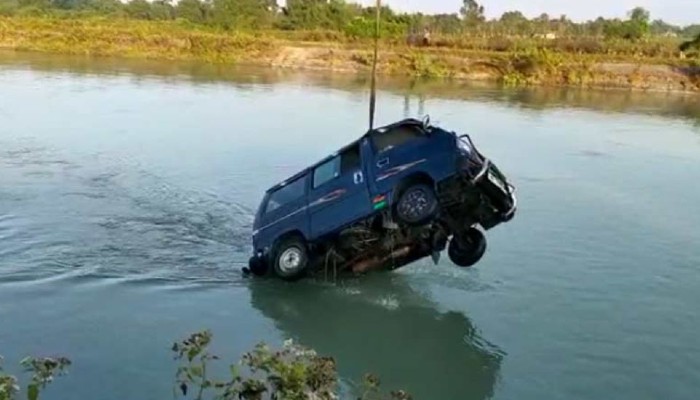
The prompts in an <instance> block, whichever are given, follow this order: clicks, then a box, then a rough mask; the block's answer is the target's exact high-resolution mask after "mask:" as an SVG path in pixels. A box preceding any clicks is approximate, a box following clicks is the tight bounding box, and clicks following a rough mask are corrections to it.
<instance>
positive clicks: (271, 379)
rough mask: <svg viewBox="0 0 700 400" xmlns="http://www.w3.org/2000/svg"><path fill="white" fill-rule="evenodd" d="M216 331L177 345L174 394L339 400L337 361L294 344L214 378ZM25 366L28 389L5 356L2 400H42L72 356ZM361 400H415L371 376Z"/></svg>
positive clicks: (256, 353) (254, 355)
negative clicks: (212, 345)
mask: <svg viewBox="0 0 700 400" xmlns="http://www.w3.org/2000/svg"><path fill="white" fill-rule="evenodd" d="M211 341H212V334H211V332H210V331H202V332H197V333H194V334H192V335H190V336H189V337H188V338H186V339H184V340H181V341H179V342H176V343H174V344H173V346H172V351H173V352H174V353H175V360H177V361H178V363H179V365H178V368H177V371H176V373H175V387H174V396H175V398H177V397H182V398H184V399H195V400H203V399H217V400H262V399H264V398H269V399H275V400H306V399H308V400H331V399H338V398H339V395H338V394H337V393H338V388H337V386H338V375H337V371H336V365H335V360H334V359H333V358H331V357H325V356H320V355H318V354H316V352H315V351H314V350H311V349H308V348H305V347H303V346H300V345H298V344H295V343H294V342H292V341H287V342H285V343H284V346H283V347H282V349H278V350H272V349H270V348H269V347H268V346H267V345H265V344H263V343H260V344H258V345H257V346H255V348H254V349H253V350H251V351H250V352H248V353H246V354H244V355H243V357H242V358H241V360H240V361H239V362H238V363H236V364H231V365H230V366H229V369H228V370H229V373H228V374H227V375H228V376H227V377H225V378H224V379H215V378H213V377H212V376H211V369H212V363H214V362H216V361H218V360H219V359H220V358H219V357H218V356H216V355H214V354H211V353H210V352H209V344H210V343H211ZM21 365H22V366H23V367H24V371H25V372H26V373H29V374H30V378H29V382H28V383H27V385H26V388H25V390H24V391H22V390H21V388H20V386H21V385H20V382H19V380H18V379H17V377H15V376H13V375H10V374H7V373H5V372H4V371H3V369H2V358H1V357H0V400H17V399H18V398H19V397H18V396H19V395H20V393H22V392H26V395H23V396H21V397H26V398H27V400H37V399H38V398H39V395H40V393H41V391H42V390H43V389H45V388H46V386H47V385H48V384H49V383H51V382H53V380H54V378H55V377H58V376H61V375H64V374H65V373H67V369H68V367H69V366H70V365H71V361H70V360H69V359H67V358H63V357H61V358H26V359H24V360H22V362H21ZM362 392H363V393H362V394H361V396H360V398H359V399H360V400H375V399H376V400H380V399H392V400H409V399H411V396H410V395H408V394H407V393H405V392H403V391H395V392H391V393H389V394H388V395H387V394H383V393H382V392H381V391H380V382H379V379H377V378H376V377H374V376H372V375H370V374H368V375H366V376H365V377H364V379H363V388H362Z"/></svg>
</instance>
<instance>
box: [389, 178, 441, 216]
mask: <svg viewBox="0 0 700 400" xmlns="http://www.w3.org/2000/svg"><path fill="white" fill-rule="evenodd" d="M438 205H439V204H438V200H437V197H436V196H435V191H434V190H433V188H432V187H430V186H428V185H425V184H418V185H413V186H409V187H408V188H407V189H406V190H404V191H403V192H402V193H401V195H400V196H399V199H398V201H397V202H396V207H395V213H396V217H398V219H399V220H400V221H401V222H404V223H406V224H408V225H413V226H416V225H423V224H425V223H427V222H429V221H430V220H431V219H433V217H435V215H436V214H437V211H438Z"/></svg>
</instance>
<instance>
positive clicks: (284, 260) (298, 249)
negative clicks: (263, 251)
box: [271, 236, 309, 281]
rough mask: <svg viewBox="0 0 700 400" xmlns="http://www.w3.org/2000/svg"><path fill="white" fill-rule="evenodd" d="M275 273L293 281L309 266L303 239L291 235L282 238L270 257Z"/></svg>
mask: <svg viewBox="0 0 700 400" xmlns="http://www.w3.org/2000/svg"><path fill="white" fill-rule="evenodd" d="M271 262H272V269H273V270H274V271H275V275H277V276H278V277H279V278H281V279H283V280H285V281H295V280H298V279H300V278H301V277H303V276H304V274H305V273H306V271H307V267H308V266H309V253H308V249H307V247H306V243H305V241H304V240H303V239H301V238H299V237H297V236H293V237H289V238H286V239H282V240H281V241H280V242H279V244H278V245H277V246H275V251H274V253H273V257H272V260H271Z"/></svg>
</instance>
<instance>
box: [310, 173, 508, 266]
mask: <svg viewBox="0 0 700 400" xmlns="http://www.w3.org/2000/svg"><path fill="white" fill-rule="evenodd" d="M490 186H492V183H491V182H490V181H485V182H484V183H482V182H481V181H477V182H474V181H473V179H470V177H469V174H468V172H467V171H465V172H464V173H463V174H458V175H456V176H455V177H453V178H450V179H448V180H446V181H444V182H441V183H439V184H438V185H437V191H436V192H437V193H436V195H437V199H438V202H439V207H438V212H437V213H436V215H435V217H434V218H432V219H431V220H430V221H428V222H427V223H425V224H421V225H419V226H411V225H408V224H403V223H400V222H397V221H396V218H394V213H393V212H392V211H391V210H387V211H384V212H382V213H380V214H378V215H375V216H374V217H372V218H371V219H368V220H364V221H361V222H358V223H356V224H354V225H352V226H350V227H348V228H346V229H344V230H342V231H340V232H339V233H338V234H337V235H336V236H334V237H333V238H330V239H327V240H326V241H324V242H322V243H320V244H319V245H318V246H317V248H316V251H315V253H316V255H317V257H316V260H315V262H314V264H315V265H314V266H315V268H313V269H314V270H316V271H320V272H322V273H324V274H326V275H327V274H329V273H332V274H338V273H340V272H348V271H349V272H353V273H364V272H367V271H370V270H393V269H397V268H401V267H403V266H405V265H407V264H410V263H412V262H415V261H417V260H420V259H422V258H425V257H432V258H433V261H434V262H435V263H437V261H438V260H439V257H440V253H441V252H442V251H443V250H445V248H446V247H447V245H448V241H449V240H450V239H455V238H457V239H460V238H465V237H468V236H469V231H470V230H472V231H473V230H475V226H476V225H479V226H481V227H482V228H483V229H485V230H488V229H491V228H493V227H494V226H496V225H498V224H499V223H501V222H504V220H507V219H508V216H504V212H503V211H502V210H503V209H504V207H505V209H506V210H507V209H508V208H512V207H514V205H513V206H512V207H511V205H509V204H499V199H500V197H498V196H495V194H494V193H490V191H492V192H493V191H494V190H495V189H494V188H492V187H490ZM450 257H451V258H452V257H453V253H452V251H451V252H450Z"/></svg>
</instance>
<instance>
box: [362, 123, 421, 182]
mask: <svg viewBox="0 0 700 400" xmlns="http://www.w3.org/2000/svg"><path fill="white" fill-rule="evenodd" d="M371 138H372V145H373V148H374V154H375V159H374V160H373V161H374V162H372V163H371V168H373V171H374V173H373V175H374V177H375V178H374V179H375V182H374V183H375V185H374V186H375V187H376V190H377V192H378V193H387V192H389V191H390V190H391V189H393V187H394V185H395V184H396V182H397V180H399V179H401V178H402V177H403V176H406V175H408V174H410V173H412V172H414V171H415V170H416V169H417V168H425V167H426V165H427V164H430V162H431V161H432V160H431V158H432V157H433V156H435V152H433V151H432V149H431V145H432V143H431V141H430V138H429V137H428V136H427V135H426V134H425V133H424V132H423V131H422V129H421V128H420V127H419V126H415V125H403V126H397V127H395V128H392V129H390V130H387V131H384V132H375V133H373V134H372V136H371Z"/></svg>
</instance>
